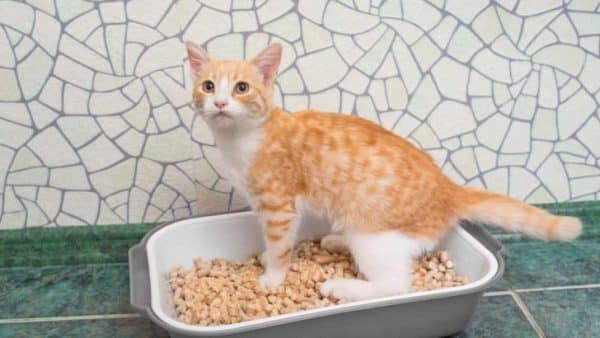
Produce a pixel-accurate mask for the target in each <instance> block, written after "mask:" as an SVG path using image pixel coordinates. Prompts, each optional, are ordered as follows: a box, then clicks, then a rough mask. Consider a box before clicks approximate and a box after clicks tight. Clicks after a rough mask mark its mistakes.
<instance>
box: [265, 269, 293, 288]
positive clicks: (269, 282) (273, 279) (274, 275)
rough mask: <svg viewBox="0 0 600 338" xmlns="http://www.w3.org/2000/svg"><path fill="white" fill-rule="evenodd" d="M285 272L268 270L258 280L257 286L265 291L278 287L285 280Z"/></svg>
mask: <svg viewBox="0 0 600 338" xmlns="http://www.w3.org/2000/svg"><path fill="white" fill-rule="evenodd" d="M286 274H287V271H286V270H269V271H267V272H265V273H264V274H263V275H262V276H260V277H259V278H258V285H260V287H262V288H263V289H265V290H270V289H274V288H276V287H278V286H279V285H281V283H283V281H284V280H285V276H286Z"/></svg>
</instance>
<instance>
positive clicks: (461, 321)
mask: <svg viewBox="0 0 600 338" xmlns="http://www.w3.org/2000/svg"><path fill="white" fill-rule="evenodd" d="M306 225H310V226H306ZM328 230H329V224H328V223H327V222H326V221H324V220H321V219H318V218H313V217H305V218H304V219H303V220H302V226H301V227H300V231H299V236H298V239H299V240H301V239H305V238H309V237H314V236H317V235H323V234H327V233H328ZM263 247H264V244H263V239H262V235H261V229H260V225H259V224H258V219H257V217H256V215H255V214H254V213H252V212H242V213H235V214H223V215H214V216H206V217H197V218H191V219H186V220H182V221H177V222H172V223H168V224H164V225H162V226H159V227H157V228H156V229H154V230H153V231H151V232H149V233H148V234H147V235H146V236H145V237H144V239H143V240H142V241H141V242H140V243H139V244H137V245H135V246H133V247H132V248H131V249H130V250H129V276H130V282H129V283H130V302H131V305H132V306H133V307H134V308H135V309H136V310H138V311H140V312H141V313H143V314H144V315H146V316H148V317H149V318H150V319H151V320H152V321H153V322H155V323H156V324H157V325H159V326H161V327H163V328H165V329H166V330H167V331H168V332H169V334H170V335H171V337H213V336H227V337H261V338H271V337H272V338H281V337H287V338H296V337H298V338H300V337H307V338H321V337H322V338H334V337H343V338H352V337H360V338H365V337H441V336H448V335H451V334H453V333H456V332H458V331H460V330H462V329H463V328H465V327H466V326H467V324H468V322H469V319H470V318H471V315H472V314H473V313H474V311H475V308H476V306H477V303H478V302H479V298H480V297H481V295H482V294H483V292H484V290H485V289H487V288H489V287H491V286H492V285H493V284H494V282H495V281H496V280H497V279H498V278H500V277H501V276H502V273H503V271H504V262H503V260H502V256H501V255H500V252H501V250H502V246H501V245H500V244H499V243H498V242H497V241H496V240H495V239H494V238H492V237H491V236H490V235H489V234H487V233H486V232H485V231H484V230H483V229H482V228H481V227H480V226H477V225H473V224H464V225H463V226H462V227H457V228H455V230H453V231H452V232H451V233H449V234H448V235H447V236H446V238H445V239H444V240H443V241H442V243H441V244H440V246H439V248H440V249H444V250H447V251H448V252H449V254H450V257H451V258H452V260H453V261H454V263H455V266H456V268H455V269H456V271H457V273H458V274H460V275H463V276H467V277H468V278H469V280H470V281H471V283H469V284H467V285H463V286H458V287H453V288H448V289H443V290H435V291H426V292H415V293H410V294H404V295H398V296H392V297H386V298H378V299H373V300H366V301H360V302H354V303H347V304H342V305H335V306H331V307H326V308H320V309H314V310H308V311H301V312H297V313H292V314H285V315H279V316H275V317H270V318H265V319H259V320H252V321H247V322H242V323H237V324H230V325H221V326H211V327H207V326H195V325H188V324H185V323H183V322H180V321H178V320H177V317H176V314H175V309H174V306H173V303H172V297H171V290H170V287H169V281H168V280H169V271H170V269H171V267H172V266H174V265H182V266H184V267H187V268H191V266H192V265H193V259H194V258H196V257H202V258H203V259H211V258H215V257H221V258H228V259H238V260H243V259H246V258H248V257H250V256H251V255H252V254H254V253H257V252H261V251H262V250H263Z"/></svg>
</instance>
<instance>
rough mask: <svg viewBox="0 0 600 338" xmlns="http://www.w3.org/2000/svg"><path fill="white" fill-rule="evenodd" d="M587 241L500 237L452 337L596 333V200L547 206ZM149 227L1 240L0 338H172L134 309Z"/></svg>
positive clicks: (599, 227)
mask: <svg viewBox="0 0 600 338" xmlns="http://www.w3.org/2000/svg"><path fill="white" fill-rule="evenodd" d="M543 207H544V208H546V209H548V210H550V211H551V212H553V213H557V214H563V215H572V216H578V217H580V218H581V220H582V221H583V222H584V234H583V235H582V236H581V237H580V238H579V239H577V240H576V241H574V242H571V243H542V242H539V241H535V240H531V239H527V238H524V237H521V236H520V235H515V234H506V233H503V232H501V231H498V230H496V229H491V230H490V231H491V232H492V233H493V234H494V236H496V237H497V238H499V239H500V240H501V241H502V242H503V244H504V248H505V252H504V256H505V259H506V272H505V274H504V277H503V279H502V280H501V281H500V282H499V283H497V285H495V286H494V287H493V288H492V289H490V290H489V291H488V292H487V293H486V294H485V296H484V297H483V298H482V300H481V303H480V305H479V307H478V309H477V312H476V313H475V315H474V317H473V319H472V321H471V323H470V325H469V327H467V328H466V329H465V331H463V332H461V333H460V334H458V335H457V336H456V337H597V336H599V335H600V202H577V203H568V204H555V205H545V206H543ZM152 227H153V225H151V224H141V225H127V226H107V227H79V228H58V229H51V230H49V229H28V230H10V231H2V232H0V337H85V336H89V337H111V338H113V337H166V336H167V334H166V332H165V331H163V330H162V329H161V328H159V327H157V326H155V325H154V324H152V323H151V322H150V321H148V320H147V319H145V318H143V317H141V316H140V315H138V314H137V313H135V312H133V311H132V310H131V308H130V307H129V290H128V275H127V271H128V270H127V249H128V248H129V247H130V246H131V245H133V244H135V243H137V242H138V241H139V240H140V238H141V237H142V236H143V235H144V233H146V232H147V231H148V230H149V229H151V228H152Z"/></svg>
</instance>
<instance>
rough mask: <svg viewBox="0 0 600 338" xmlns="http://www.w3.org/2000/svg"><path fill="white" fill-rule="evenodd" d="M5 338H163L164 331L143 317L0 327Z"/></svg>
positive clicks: (0, 333)
mask: <svg viewBox="0 0 600 338" xmlns="http://www.w3.org/2000/svg"><path fill="white" fill-rule="evenodd" d="M0 337H2V338H4V337H6V338H9V337H10V338H37V337H47V338H70V337H73V338H75V337H77V338H82V337H94V338H104V337H106V338H120V337H131V338H166V337H169V335H168V334H167V332H166V331H164V330H163V329H162V328H160V327H157V326H156V325H154V324H153V323H152V322H150V321H149V320H147V319H143V318H133V319H109V320H84V321H66V322H46V323H30V324H3V325H1V324H0Z"/></svg>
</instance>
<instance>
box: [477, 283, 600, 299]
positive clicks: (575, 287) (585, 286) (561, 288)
mask: <svg viewBox="0 0 600 338" xmlns="http://www.w3.org/2000/svg"><path fill="white" fill-rule="evenodd" d="M598 288H600V284H583V285H565V286H549V287H545V288H531V289H511V290H510V291H489V292H486V293H484V294H483V296H484V297H495V296H510V295H511V292H518V293H528V292H542V291H564V290H580V289H598Z"/></svg>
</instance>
